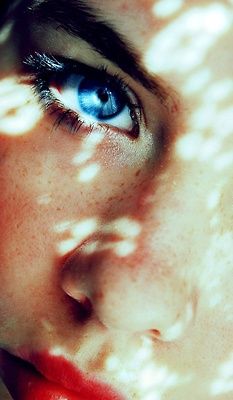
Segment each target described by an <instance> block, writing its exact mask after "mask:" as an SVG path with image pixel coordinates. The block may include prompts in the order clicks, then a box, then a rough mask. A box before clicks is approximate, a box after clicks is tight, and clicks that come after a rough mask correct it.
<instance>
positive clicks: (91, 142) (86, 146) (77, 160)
mask: <svg viewBox="0 0 233 400" xmlns="http://www.w3.org/2000/svg"><path fill="white" fill-rule="evenodd" d="M104 137H105V136H104V134H103V133H102V132H100V131H97V130H96V131H92V132H91V134H90V135H89V136H87V138H85V139H84V140H83V141H82V144H81V149H80V151H79V152H78V154H76V155H75V156H74V158H73V159H72V164H74V165H82V164H83V163H85V162H86V161H88V160H90V159H91V158H92V157H93V155H94V153H95V151H96V147H97V146H98V145H99V144H100V143H101V142H102V141H103V140H104Z"/></svg>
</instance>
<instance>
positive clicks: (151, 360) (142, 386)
mask: <svg viewBox="0 0 233 400" xmlns="http://www.w3.org/2000/svg"><path fill="white" fill-rule="evenodd" d="M105 368H106V370H107V371H108V372H109V374H111V375H112V376H113V377H114V378H117V379H118V381H119V382H120V383H122V384H124V385H127V387H131V388H132V389H133V390H135V391H136V392H137V395H138V398H140V399H141V400H149V399H150V400H162V399H163V397H164V394H165V393H166V392H167V391H168V390H169V389H171V388H174V387H176V386H180V385H183V384H186V383H187V382H190V381H191V380H192V374H191V373H190V374H183V376H182V375H180V374H178V373H177V372H176V371H174V370H172V369H169V367H168V366H166V365H164V364H162V363H161V364H160V363H158V362H156V355H155V348H154V343H153V341H152V340H151V339H150V338H148V337H146V336H145V335H142V338H141V344H140V346H139V347H138V348H137V349H135V351H134V352H133V353H131V354H129V353H127V352H126V354H125V355H122V356H121V357H117V356H116V355H115V354H111V355H110V356H109V357H108V358H107V359H106V361H105Z"/></svg>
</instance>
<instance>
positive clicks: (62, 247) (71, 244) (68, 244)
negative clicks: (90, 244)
mask: <svg viewBox="0 0 233 400" xmlns="http://www.w3.org/2000/svg"><path fill="white" fill-rule="evenodd" d="M77 245H78V242H77V240H75V239H67V240H62V242H60V243H59V244H58V246H57V250H58V253H59V254H60V255H64V254H66V253H69V252H70V251H72V250H74V249H75V248H76V247H77Z"/></svg>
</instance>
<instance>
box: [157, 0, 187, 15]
mask: <svg viewBox="0 0 233 400" xmlns="http://www.w3.org/2000/svg"><path fill="white" fill-rule="evenodd" d="M183 3H184V0H172V1H171V0H160V1H158V2H156V3H155V5H154V7H153V12H154V13H155V15H156V17H159V18H167V17H171V16H172V15H173V14H174V13H176V12H177V11H179V10H180V8H181V7H182V5H183Z"/></svg>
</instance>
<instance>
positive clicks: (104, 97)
mask: <svg viewBox="0 0 233 400" xmlns="http://www.w3.org/2000/svg"><path fill="white" fill-rule="evenodd" d="M97 95H98V97H99V99H100V101H102V102H103V103H107V102H108V99H109V97H108V91H107V90H106V89H98V90H97Z"/></svg>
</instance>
